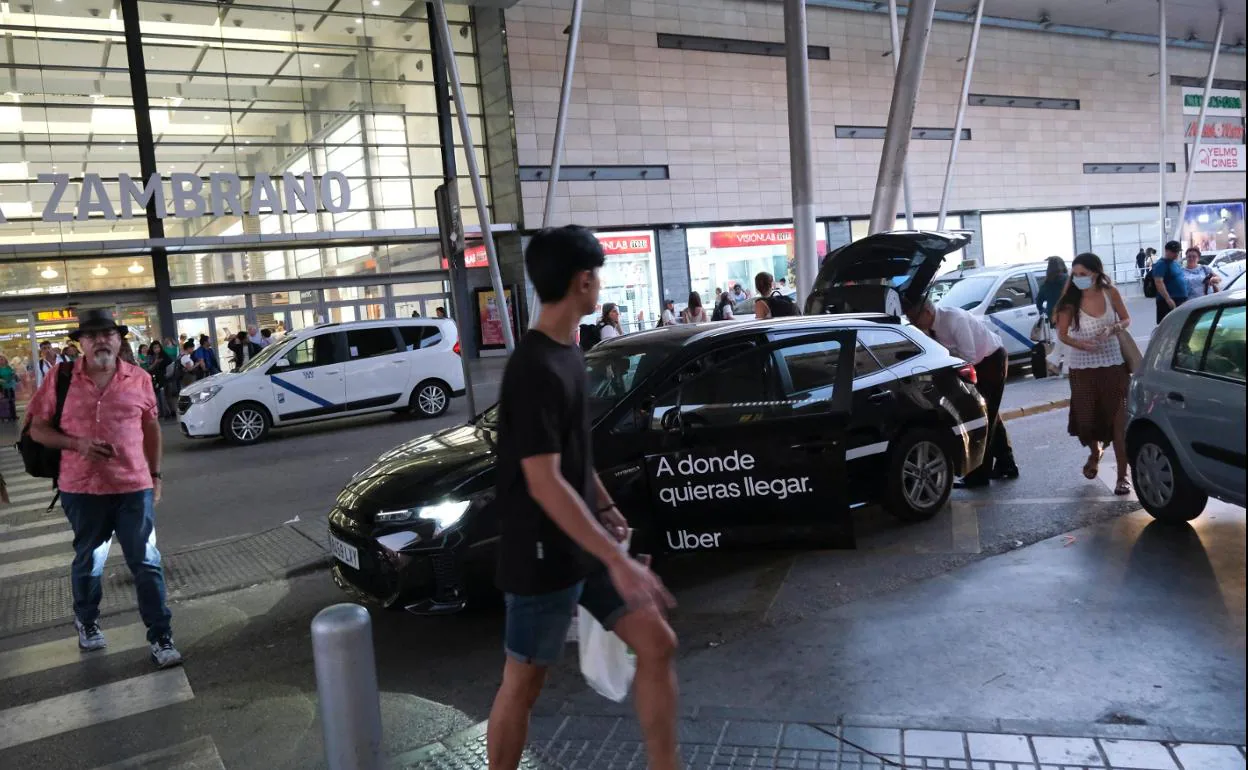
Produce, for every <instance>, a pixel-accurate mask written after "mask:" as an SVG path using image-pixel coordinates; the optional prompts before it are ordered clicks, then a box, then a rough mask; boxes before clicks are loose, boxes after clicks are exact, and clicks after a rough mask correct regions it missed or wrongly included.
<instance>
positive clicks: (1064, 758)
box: [1031, 736, 1105, 767]
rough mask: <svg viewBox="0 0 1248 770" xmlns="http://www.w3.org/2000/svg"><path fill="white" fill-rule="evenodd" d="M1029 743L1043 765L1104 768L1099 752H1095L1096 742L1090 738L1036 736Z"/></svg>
mask: <svg viewBox="0 0 1248 770" xmlns="http://www.w3.org/2000/svg"><path fill="white" fill-rule="evenodd" d="M1031 743H1032V745H1033V746H1035V747H1036V756H1037V757H1039V758H1040V762H1041V763H1043V764H1053V765H1079V766H1082V767H1104V766H1105V761H1104V760H1102V759H1101V752H1099V751H1097V748H1096V741H1094V740H1092V739H1091V738H1054V737H1050V736H1036V737H1035V738H1032V739H1031Z"/></svg>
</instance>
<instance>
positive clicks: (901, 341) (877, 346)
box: [855, 329, 923, 376]
mask: <svg viewBox="0 0 1248 770" xmlns="http://www.w3.org/2000/svg"><path fill="white" fill-rule="evenodd" d="M858 341H859V342H861V343H863V344H864V345H866V346H867V348H868V349H870V351H871V353H872V354H874V355H875V357H876V358H877V359H878V360H879V362H880V364H881V365H882V366H884V367H885V368H888V367H891V366H896V365H897V364H899V363H901V362H902V361H905V360H906V359H908V358H914V357H915V356H917V355H919V354H921V353H922V352H923V348H921V347H919V346H918V345H916V344H915V343H914V341H913V340H911V339H909V338H907V337H906V335H904V334H902V333H901V332H898V331H894V330H892V329H859V330H858ZM855 376H861V374H858V373H857V369H855Z"/></svg>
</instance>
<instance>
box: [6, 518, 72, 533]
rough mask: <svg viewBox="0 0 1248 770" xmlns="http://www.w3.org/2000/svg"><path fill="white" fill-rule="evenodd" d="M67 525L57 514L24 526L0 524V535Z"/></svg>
mask: <svg viewBox="0 0 1248 770" xmlns="http://www.w3.org/2000/svg"><path fill="white" fill-rule="evenodd" d="M68 526H69V523H68V522H66V521H65V517H64V516H61V515H59V514H53V516H52V518H50V519H40V520H39V521H32V522H28V523H26V524H0V535H7V534H9V533H10V532H28V531H30V530H32V529H47V528H48V527H61V528H64V527H68Z"/></svg>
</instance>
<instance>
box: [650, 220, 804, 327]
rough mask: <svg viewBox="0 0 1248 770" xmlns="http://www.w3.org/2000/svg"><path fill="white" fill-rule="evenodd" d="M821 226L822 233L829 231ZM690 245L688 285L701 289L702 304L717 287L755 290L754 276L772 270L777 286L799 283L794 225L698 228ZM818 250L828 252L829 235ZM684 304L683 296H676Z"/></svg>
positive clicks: (691, 232)
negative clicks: (794, 254)
mask: <svg viewBox="0 0 1248 770" xmlns="http://www.w3.org/2000/svg"><path fill="white" fill-rule="evenodd" d="M823 227H824V226H823V225H819V230H818V232H819V234H820V235H823V233H824V232H826V231H825V230H824V229H823ZM686 237H687V238H688V244H689V285H690V287H691V288H692V289H693V291H696V292H698V296H699V297H700V298H701V300H702V305H703V306H704V307H706V308H708V310H707V312H708V313H709V312H710V310H709V308H710V307H711V306H712V304H713V303H714V301H715V289H720V290H723V291H727V290H729V289H731V288H732V287H733V286H734V285H736V284H738V283H739V284H741V288H742V289H744V290H745V291H746V293H747V294H750V293H753V291H754V276H755V275H756V274H758V273H760V272H767V273H771V274H772V276H774V277H775V279H776V281H777V288H778V289H781V290H784V291H786V292H787V291H792V290H793V289H794V288H795V287H796V286H797V277H796V275H795V273H794V272H793V271H794V261H793V260H794V257H793V227H792V226H791V225H788V224H783V225H744V226H741V227H699V228H693V229H690V230H688V231H687V233H686ZM816 249H817V252H818V254H819V256H820V258H822V257H823V255H824V254H826V253H827V251H828V242H827V240H826V238H819V239H818V241H817V243H816ZM673 299H675V300H676V302H677V304H678V305H680V306H683V301H684V299H685V298H684V297H673Z"/></svg>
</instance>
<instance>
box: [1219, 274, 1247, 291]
mask: <svg viewBox="0 0 1248 770" xmlns="http://www.w3.org/2000/svg"><path fill="white" fill-rule="evenodd" d="M1242 288H1244V274H1243V273H1240V274H1239V275H1237V276H1235V277H1234V278H1232V279H1231V280H1230V281H1227V282H1226V283H1225V284H1223V285H1222V291H1237V290H1239V289H1242Z"/></svg>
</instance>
